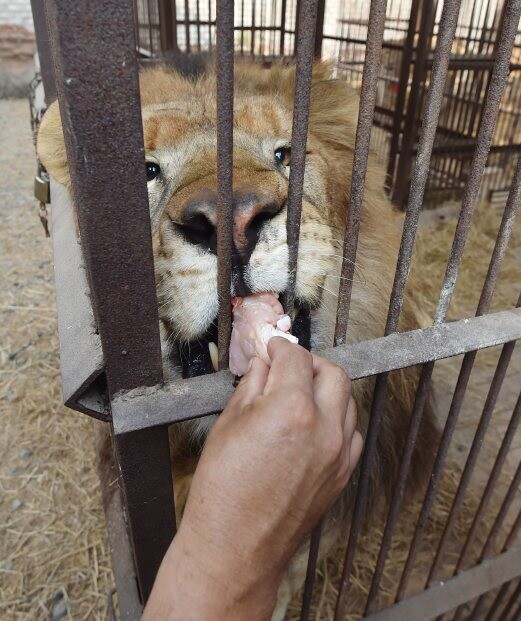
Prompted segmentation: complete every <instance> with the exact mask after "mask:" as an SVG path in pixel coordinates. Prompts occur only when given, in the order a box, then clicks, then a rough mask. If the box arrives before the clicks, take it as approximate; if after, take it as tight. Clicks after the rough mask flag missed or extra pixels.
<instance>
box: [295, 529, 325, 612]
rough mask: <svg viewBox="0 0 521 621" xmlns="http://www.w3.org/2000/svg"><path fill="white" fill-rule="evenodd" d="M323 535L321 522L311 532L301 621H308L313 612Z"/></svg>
mask: <svg viewBox="0 0 521 621" xmlns="http://www.w3.org/2000/svg"><path fill="white" fill-rule="evenodd" d="M321 535H322V521H320V522H319V524H318V526H316V527H315V528H314V529H313V531H312V532H311V539H310V543H309V557H308V564H307V568H306V580H305V582H304V594H303V596H302V607H301V609H300V621H308V619H309V613H310V612H311V598H312V597H313V586H314V585H315V575H316V571H317V560H318V551H319V548H320V536H321Z"/></svg>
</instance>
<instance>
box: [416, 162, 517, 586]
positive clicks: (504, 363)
mask: <svg viewBox="0 0 521 621" xmlns="http://www.w3.org/2000/svg"><path fill="white" fill-rule="evenodd" d="M520 202H521V158H519V159H518V163H517V168H516V173H515V177H514V181H513V182H512V186H511V188H510V192H509V196H508V200H507V204H506V207H505V210H504V212H503V217H502V219H501V224H500V227H499V231H498V236H497V238H496V243H495V245H494V250H493V252H492V257H491V260H490V264H489V267H488V271H487V275H486V277H485V283H484V286H483V289H482V292H481V297H480V300H479V303H478V308H477V311H476V315H478V316H479V315H483V314H484V313H486V312H487V311H488V309H489V306H490V301H491V299H492V294H493V292H494V288H495V285H496V282H497V279H498V277H499V271H500V269H501V263H502V260H503V257H504V255H505V252H506V249H507V246H508V243H509V240H510V237H511V234H512V227H513V224H514V220H515V217H516V215H517V212H518V210H519V204H520ZM520 302H521V298H520V299H519V301H518V305H519V303H520ZM514 346H515V342H513V343H507V344H506V345H505V346H504V347H503V350H502V352H501V356H500V359H499V362H498V365H497V369H496V373H495V374H494V378H493V379H492V383H491V385H490V390H489V393H488V395H487V399H486V402H485V407H484V408H483V413H482V416H481V419H480V421H479V424H478V427H477V429H476V433H475V436H474V440H473V442H472V446H471V448H470V451H469V454H468V457H467V461H466V464H465V468H464V470H463V473H462V475H461V479H460V483H459V485H458V490H457V492H456V495H455V497H454V499H453V503H452V507H451V510H450V512H449V516H448V518H447V522H446V524H445V528H444V531H443V534H442V537H441V539H440V543H439V546H438V550H437V552H436V556H435V558H434V561H433V564H432V567H431V570H430V573H429V577H428V580H427V583H428V584H432V582H433V581H434V580H435V576H436V572H437V571H438V569H439V566H440V564H441V562H442V560H443V555H444V553H445V549H446V546H447V544H448V540H449V537H450V534H451V532H452V528H453V526H454V522H455V520H456V517H457V516H458V514H459V510H460V508H461V505H462V502H463V498H464V496H465V493H466V490H467V487H468V484H469V482H470V478H471V476H472V472H473V471H474V467H475V465H476V461H477V458H478V455H479V452H480V449H481V445H482V443H483V440H484V437H485V433H486V431H487V429H488V425H489V423H490V419H491V417H492V414H493V411H494V407H495V404H496V401H497V397H498V394H499V390H500V389H501V385H502V382H503V379H504V377H505V374H506V371H507V368H508V364H509V362H510V358H511V356H512V352H513V350H514ZM458 410H459V408H458Z"/></svg>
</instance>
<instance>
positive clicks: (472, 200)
mask: <svg viewBox="0 0 521 621" xmlns="http://www.w3.org/2000/svg"><path fill="white" fill-rule="evenodd" d="M507 12H508V15H509V18H510V20H511V21H512V22H515V24H514V25H513V26H512V24H510V25H509V28H506V29H505V31H504V32H503V33H502V39H501V41H500V44H499V46H498V55H497V57H496V63H495V66H494V71H493V75H492V78H491V82H490V87H489V91H488V94H487V100H486V103H485V109H484V112H483V116H482V122H481V125H480V130H479V134H478V139H477V144H476V151H475V152H474V156H473V160H472V166H471V172H470V176H469V180H468V183H467V186H466V190H465V194H464V197H463V203H462V209H461V213H460V217H459V220H458V224H457V226H456V232H455V234H454V242H453V246H452V249H451V254H450V258H449V262H448V264H447V269H446V272H445V277H444V281H443V285H442V288H441V292H440V298H439V301H438V306H437V309H436V314H435V319H434V321H435V325H439V324H440V323H441V322H443V321H444V319H445V316H446V313H447V310H448V307H449V304H450V300H451V297H452V293H453V291H454V286H455V284H456V278H457V273H458V269H459V264H460V262H461V257H462V255H463V250H464V247H465V241H466V236H467V233H468V230H469V228H470V223H471V217H472V213H473V211H474V207H475V204H476V202H477V197H478V192H479V185H480V181H481V176H482V174H483V170H484V167H485V164H486V159H487V154H488V149H489V147H490V143H491V140H492V135H493V130H494V126H495V122H496V119H497V115H498V112H499V105H500V102H501V97H502V94H503V90H504V86H505V82H506V78H507V76H508V64H509V60H510V54H511V50H512V46H513V44H514V40H515V35H516V32H517V24H518V23H519V17H520V15H521V2H520V1H519V0H510V2H509V5H508V8H507ZM493 276H494V274H489V275H488V277H489V278H492V277H493ZM496 276H497V274H496ZM486 287H487V283H485V288H486ZM485 288H484V291H483V293H482V297H481V299H480V303H479V305H478V314H479V313H483V312H486V310H487V308H488V303H489V301H490V295H491V293H492V291H489V290H488V289H487V291H485ZM492 288H493V285H492ZM475 356H476V354H475V352H470V353H468V354H467V355H466V356H465V358H464V360H463V363H462V366H461V369H460V373H459V376H458V382H457V385H456V389H455V391H454V395H453V399H452V403H451V407H450V411H449V414H448V417H447V421H446V423H445V427H444V430H443V435H442V439H441V442H440V447H439V449H438V454H437V456H436V461H435V464H434V467H433V472H432V476H431V479H430V482H429V487H428V489H427V492H426V494H425V498H424V503H423V507H422V510H421V512H420V516H419V518H418V522H417V525H416V529H415V533H414V537H413V541H412V543H411V546H410V549H409V554H408V557H407V561H406V563H405V567H404V570H403V573H402V577H401V580H400V585H399V587H398V593H397V600H398V601H399V600H400V599H402V598H403V597H404V595H405V589H406V586H407V580H408V577H409V574H410V572H411V570H412V567H413V563H414V559H415V556H416V553H417V549H418V546H419V543H420V540H421V537H422V536H423V530H424V528H425V524H426V522H427V518H428V514H429V512H430V508H431V506H432V502H433V501H434V497H435V494H436V489H437V484H438V481H439V476H440V474H441V470H442V468H443V463H444V461H445V458H446V454H447V452H448V448H449V445H450V441H451V439H452V434H453V431H454V428H455V425H456V422H457V417H458V415H459V410H460V407H461V403H462V400H463V397H464V395H465V390H466V386H467V383H468V380H469V377H470V373H471V371H472V366H473V364H474V359H475ZM426 372H427V373H428V372H431V370H430V369H427V371H426ZM422 374H423V372H422Z"/></svg>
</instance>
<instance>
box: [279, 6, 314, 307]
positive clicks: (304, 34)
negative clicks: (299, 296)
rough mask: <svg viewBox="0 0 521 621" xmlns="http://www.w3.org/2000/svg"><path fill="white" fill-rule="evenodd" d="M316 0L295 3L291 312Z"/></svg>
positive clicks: (289, 204) (288, 289)
mask: <svg viewBox="0 0 521 621" xmlns="http://www.w3.org/2000/svg"><path fill="white" fill-rule="evenodd" d="M317 4H318V2H317V0H302V1H301V2H299V3H298V6H299V18H298V35H297V64H296V75H295V95H294V105H293V126H292V130H291V168H290V173H289V182H288V200H287V208H286V210H287V220H286V235H287V243H288V286H287V287H286V291H285V295H284V301H283V304H284V310H285V311H286V313H288V314H291V313H292V312H293V308H294V305H295V284H296V280H297V260H298V242H299V235H300V216H301V212H302V193H303V190H304V172H305V167H306V145H307V137H308V116H309V105H310V101H311V81H312V71H313V56H314V50H315V27H316V22H317Z"/></svg>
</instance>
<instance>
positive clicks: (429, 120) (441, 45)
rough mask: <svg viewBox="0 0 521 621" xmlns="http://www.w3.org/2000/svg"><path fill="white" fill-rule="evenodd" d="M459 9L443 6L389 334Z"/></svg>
mask: <svg viewBox="0 0 521 621" xmlns="http://www.w3.org/2000/svg"><path fill="white" fill-rule="evenodd" d="M460 5H461V0H448V1H447V2H445V3H444V5H443V12H442V15H441V19H440V27H439V33H438V43H437V46H436V50H435V53H434V62H433V70H432V77H431V84H430V87H429V89H428V91H427V98H426V101H425V109H424V111H423V114H422V118H423V124H422V132H421V134H420V141H419V146H418V153H417V155H416V159H415V162H414V168H413V172H412V176H411V190H410V194H409V201H408V204H407V211H406V214H405V221H404V224H403V234H402V241H401V245H400V253H399V256H398V263H397V266H396V273H395V277H394V283H393V290H392V294H391V302H390V304H389V312H388V315H387V325H386V334H390V333H391V332H394V331H395V330H396V329H397V326H398V320H399V317H400V312H401V309H402V304H403V295H404V291H405V286H406V284H407V278H408V275H409V270H410V265H411V257H412V251H413V246H414V240H415V237H416V230H417V228H418V221H419V218H420V213H421V210H422V207H423V199H424V195H425V188H426V185H427V179H428V176H429V170H430V163H431V155H432V150H433V147H434V138H435V136H436V126H437V123H438V119H439V116H440V110H441V106H442V103H443V87H444V85H445V81H446V77H447V70H448V65H449V62H450V50H451V46H452V41H453V39H454V33H455V31H456V26H457V23H458V14H459V10H460Z"/></svg>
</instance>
